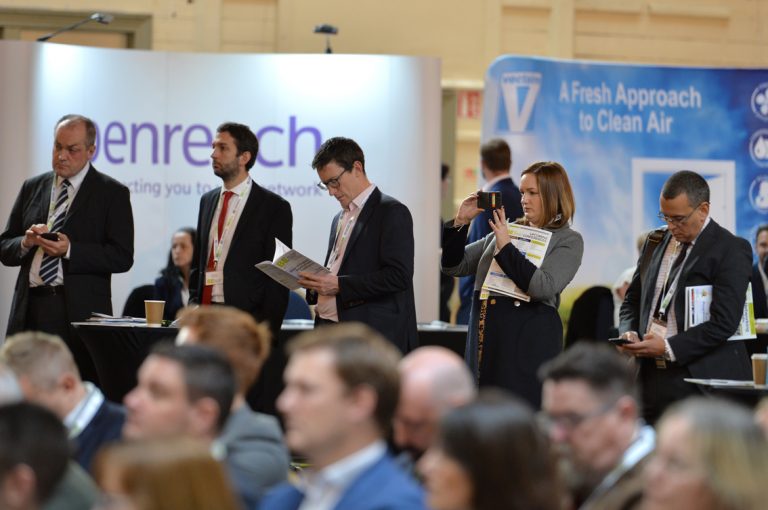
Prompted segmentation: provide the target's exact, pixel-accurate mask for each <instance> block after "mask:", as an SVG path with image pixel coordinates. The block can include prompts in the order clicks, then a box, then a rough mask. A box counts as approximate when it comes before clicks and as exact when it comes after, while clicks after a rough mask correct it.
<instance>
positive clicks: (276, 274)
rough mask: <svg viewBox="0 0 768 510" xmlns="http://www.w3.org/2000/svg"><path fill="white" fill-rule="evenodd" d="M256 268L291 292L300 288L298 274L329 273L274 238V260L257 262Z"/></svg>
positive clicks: (323, 267)
mask: <svg viewBox="0 0 768 510" xmlns="http://www.w3.org/2000/svg"><path fill="white" fill-rule="evenodd" d="M256 267H257V268H259V269H260V270H261V271H263V272H264V274H266V275H267V276H269V277H270V278H272V279H273V280H275V281H276V282H277V283H279V284H280V285H282V286H284V287H288V288H289V289H291V290H296V289H298V288H299V287H301V285H299V273H300V272H307V273H313V274H322V273H325V274H330V273H331V272H330V271H329V270H328V268H327V267H325V266H322V265H320V264H318V263H317V262H315V261H314V260H312V259H310V258H309V257H307V256H305V255H302V254H301V253H299V252H298V251H296V250H293V249H291V248H288V247H287V246H286V245H285V244H283V243H282V242H280V240H279V239H277V238H275V258H274V259H273V260H265V261H264V262H259V263H258V264H256Z"/></svg>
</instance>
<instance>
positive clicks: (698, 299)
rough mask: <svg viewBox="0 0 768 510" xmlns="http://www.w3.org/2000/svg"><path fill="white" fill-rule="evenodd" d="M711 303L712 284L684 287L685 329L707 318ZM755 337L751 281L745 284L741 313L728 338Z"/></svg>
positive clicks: (705, 320)
mask: <svg viewBox="0 0 768 510" xmlns="http://www.w3.org/2000/svg"><path fill="white" fill-rule="evenodd" d="M711 305H712V286H711V285H695V286H693V287H686V288H685V329H688V328H692V327H693V326H698V325H699V324H701V323H702V322H707V321H708V320H709V307H710V306H711ZM752 338H757V330H756V328H755V305H754V300H753V299H752V283H750V284H749V285H748V286H747V298H746V300H745V301H744V311H743V312H742V314H741V320H740V321H739V327H738V328H737V329H736V332H735V333H734V334H733V335H732V336H731V337H730V338H728V340H749V339H752Z"/></svg>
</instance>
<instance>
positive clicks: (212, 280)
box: [205, 271, 224, 285]
mask: <svg viewBox="0 0 768 510" xmlns="http://www.w3.org/2000/svg"><path fill="white" fill-rule="evenodd" d="M222 283H224V271H206V272H205V284H206V285H219V284H222Z"/></svg>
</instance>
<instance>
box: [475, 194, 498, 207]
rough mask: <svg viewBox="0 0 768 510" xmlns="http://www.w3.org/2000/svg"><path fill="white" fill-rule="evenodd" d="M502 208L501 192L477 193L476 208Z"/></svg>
mask: <svg viewBox="0 0 768 510" xmlns="http://www.w3.org/2000/svg"><path fill="white" fill-rule="evenodd" d="M501 206H502V203H501V191H478V192H477V207H478V208H480V209H485V210H488V209H498V208H499V207H501Z"/></svg>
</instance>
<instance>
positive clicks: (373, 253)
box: [307, 188, 418, 353]
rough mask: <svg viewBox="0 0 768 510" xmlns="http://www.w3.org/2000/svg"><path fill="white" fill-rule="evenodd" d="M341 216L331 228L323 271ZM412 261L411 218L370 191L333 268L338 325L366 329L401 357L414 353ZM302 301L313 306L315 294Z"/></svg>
mask: <svg viewBox="0 0 768 510" xmlns="http://www.w3.org/2000/svg"><path fill="white" fill-rule="evenodd" d="M341 215H342V212H339V213H338V214H337V215H336V217H335V218H334V219H333V223H332V225H331V234H330V237H329V239H328V251H327V253H326V256H325V265H326V266H327V265H328V259H329V257H330V255H331V251H332V250H333V243H334V241H335V240H336V232H337V229H336V225H337V224H338V222H339V221H340V219H341ZM413 258H414V242H413V219H412V218H411V212H410V211H409V210H408V208H407V207H406V206H405V205H403V204H402V203H400V202H399V201H397V200H396V199H394V198H392V197H390V196H388V195H385V194H384V193H382V192H381V191H380V190H379V189H378V188H376V189H374V190H373V193H371V196H370V197H368V200H367V201H366V202H365V206H364V207H363V209H362V211H360V214H359V215H358V217H357V220H355V224H354V227H353V228H352V233H351V234H350V236H349V240H348V241H347V246H346V249H345V250H344V258H343V259H342V261H341V266H340V267H339V275H338V276H339V293H338V294H336V309H337V310H338V314H339V321H341V322H348V321H358V322H362V323H364V324H367V325H368V326H370V327H372V328H373V329H375V330H377V331H379V332H380V333H381V334H382V335H384V336H385V337H386V338H387V339H389V340H390V341H391V342H392V343H393V344H395V345H396V346H397V347H398V348H399V349H400V350H401V351H402V352H404V353H405V352H408V351H410V350H412V349H415V348H416V347H418V337H417V331H416V304H415V301H414V297H413ZM307 301H308V302H309V304H311V305H312V304H316V303H317V294H316V293H315V292H311V291H308V292H307Z"/></svg>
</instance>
